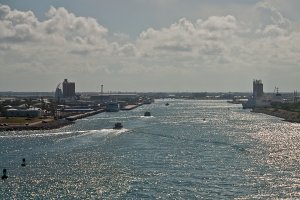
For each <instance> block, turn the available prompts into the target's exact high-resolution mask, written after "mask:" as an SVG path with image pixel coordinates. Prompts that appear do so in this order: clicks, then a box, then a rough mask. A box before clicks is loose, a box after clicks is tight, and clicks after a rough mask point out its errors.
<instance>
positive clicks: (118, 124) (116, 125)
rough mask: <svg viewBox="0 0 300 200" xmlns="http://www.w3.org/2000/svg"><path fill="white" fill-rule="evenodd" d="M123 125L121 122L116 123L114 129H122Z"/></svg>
mask: <svg viewBox="0 0 300 200" xmlns="http://www.w3.org/2000/svg"><path fill="white" fill-rule="evenodd" d="M122 128H123V125H122V124H121V123H120V122H117V123H115V126H114V129H122Z"/></svg>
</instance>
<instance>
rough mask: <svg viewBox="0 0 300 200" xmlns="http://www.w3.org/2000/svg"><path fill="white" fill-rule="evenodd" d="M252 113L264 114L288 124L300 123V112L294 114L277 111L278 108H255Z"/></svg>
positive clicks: (281, 110)
mask: <svg viewBox="0 0 300 200" xmlns="http://www.w3.org/2000/svg"><path fill="white" fill-rule="evenodd" d="M252 112H255V113H263V114H266V115H271V116H274V117H279V118H282V119H283V120H284V121H287V122H292V123H300V113H299V112H292V111H288V110H283V109H277V108H254V109H252Z"/></svg>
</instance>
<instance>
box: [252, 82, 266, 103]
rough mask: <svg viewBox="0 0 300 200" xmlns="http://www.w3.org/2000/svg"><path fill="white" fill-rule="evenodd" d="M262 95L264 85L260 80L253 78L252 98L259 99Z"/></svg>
mask: <svg viewBox="0 0 300 200" xmlns="http://www.w3.org/2000/svg"><path fill="white" fill-rule="evenodd" d="M263 95H264V86H263V83H262V81H261V80H253V98H254V99H259V98H262V97H263Z"/></svg>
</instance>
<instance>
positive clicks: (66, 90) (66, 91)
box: [63, 79, 76, 98]
mask: <svg viewBox="0 0 300 200" xmlns="http://www.w3.org/2000/svg"><path fill="white" fill-rule="evenodd" d="M75 95H76V94H75V83H74V82H68V79H65V80H64V82H63V97H64V98H68V97H75Z"/></svg>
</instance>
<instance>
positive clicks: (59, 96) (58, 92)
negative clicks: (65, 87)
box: [54, 87, 63, 101]
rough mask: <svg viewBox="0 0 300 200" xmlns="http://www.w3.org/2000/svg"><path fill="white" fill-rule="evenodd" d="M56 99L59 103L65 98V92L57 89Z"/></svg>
mask: <svg viewBox="0 0 300 200" xmlns="http://www.w3.org/2000/svg"><path fill="white" fill-rule="evenodd" d="M54 97H55V100H56V101H59V100H60V99H62V98H63V92H62V90H61V89H60V88H59V87H57V88H56V90H55V94H54Z"/></svg>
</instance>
